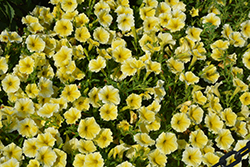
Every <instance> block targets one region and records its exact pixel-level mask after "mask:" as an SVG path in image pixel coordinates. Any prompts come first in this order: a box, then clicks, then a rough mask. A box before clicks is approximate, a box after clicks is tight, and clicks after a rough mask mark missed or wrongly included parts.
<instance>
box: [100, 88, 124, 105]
mask: <svg viewBox="0 0 250 167" xmlns="http://www.w3.org/2000/svg"><path fill="white" fill-rule="evenodd" d="M98 96H99V99H100V100H102V102H103V103H113V104H115V105H118V104H119V103H120V96H119V90H118V89H116V88H114V87H113V86H112V85H105V86H104V87H103V88H102V89H101V90H100V91H99V93H98Z"/></svg>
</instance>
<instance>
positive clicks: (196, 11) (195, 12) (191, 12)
mask: <svg viewBox="0 0 250 167" xmlns="http://www.w3.org/2000/svg"><path fill="white" fill-rule="evenodd" d="M190 15H191V16H192V17H195V16H199V9H195V8H194V7H192V9H191V10H190Z"/></svg>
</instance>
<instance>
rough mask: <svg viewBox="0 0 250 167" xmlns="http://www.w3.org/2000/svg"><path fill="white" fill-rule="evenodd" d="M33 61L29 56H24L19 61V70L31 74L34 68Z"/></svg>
mask: <svg viewBox="0 0 250 167" xmlns="http://www.w3.org/2000/svg"><path fill="white" fill-rule="evenodd" d="M34 65H35V62H34V60H33V59H32V58H31V57H25V58H24V59H21V60H20V61H19V71H20V72H21V73H25V74H31V73H32V72H33V70H34Z"/></svg>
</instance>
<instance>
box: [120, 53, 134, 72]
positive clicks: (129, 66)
mask: <svg viewBox="0 0 250 167" xmlns="http://www.w3.org/2000/svg"><path fill="white" fill-rule="evenodd" d="M136 61H137V60H136V59H135V58H132V57H130V58H128V59H126V60H125V61H123V62H122V65H121V72H122V73H123V74H124V75H126V76H133V75H134V74H135V73H136V71H137V69H136V64H135V62H136Z"/></svg>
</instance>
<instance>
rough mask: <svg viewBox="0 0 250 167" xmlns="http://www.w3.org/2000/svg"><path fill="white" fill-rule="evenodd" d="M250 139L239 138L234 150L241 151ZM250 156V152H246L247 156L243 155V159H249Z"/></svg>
mask: <svg viewBox="0 0 250 167" xmlns="http://www.w3.org/2000/svg"><path fill="white" fill-rule="evenodd" d="M247 142H248V140H238V141H237V143H236V145H235V147H234V150H235V151H239V150H240V149H242V148H243V147H245V146H246V145H247ZM248 156H249V154H246V155H245V156H243V157H242V159H247V158H248Z"/></svg>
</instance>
